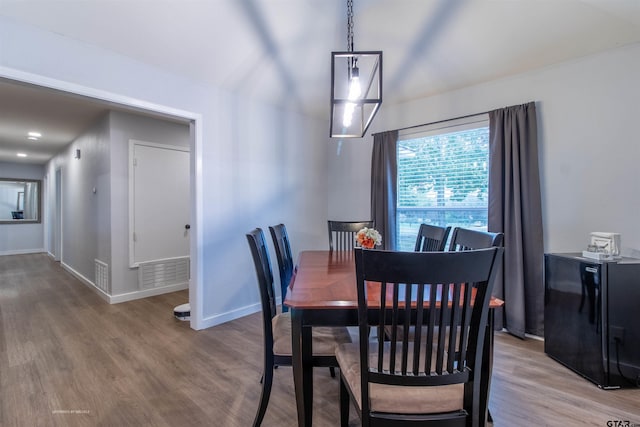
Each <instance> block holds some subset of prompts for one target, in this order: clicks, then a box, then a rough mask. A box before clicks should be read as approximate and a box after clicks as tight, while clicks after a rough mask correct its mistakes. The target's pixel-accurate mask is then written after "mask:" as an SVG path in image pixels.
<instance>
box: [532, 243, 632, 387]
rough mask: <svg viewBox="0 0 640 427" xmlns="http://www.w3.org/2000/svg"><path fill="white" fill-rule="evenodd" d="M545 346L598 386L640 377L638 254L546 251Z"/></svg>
mask: <svg viewBox="0 0 640 427" xmlns="http://www.w3.org/2000/svg"><path fill="white" fill-rule="evenodd" d="M544 340H545V342H544V350H545V353H547V354H548V355H549V356H550V357H552V358H553V359H555V360H557V361H558V362H560V363H562V364H563V365H565V366H567V367H568V368H570V369H572V370H574V371H575V372H577V373H579V374H580V375H582V376H584V377H585V378H587V379H589V380H591V381H593V382H594V383H596V384H597V385H598V386H600V387H602V388H618V387H624V386H629V385H631V384H632V383H637V382H638V381H639V380H640V260H638V259H632V258H622V259H620V260H616V261H597V260H593V259H589V258H584V257H582V256H581V255H580V254H573V253H571V254H546V255H545V302H544Z"/></svg>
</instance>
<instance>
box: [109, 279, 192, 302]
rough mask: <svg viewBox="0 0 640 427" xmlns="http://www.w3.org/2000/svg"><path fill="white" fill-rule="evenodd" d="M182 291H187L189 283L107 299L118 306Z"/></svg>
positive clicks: (112, 296)
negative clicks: (122, 303)
mask: <svg viewBox="0 0 640 427" xmlns="http://www.w3.org/2000/svg"><path fill="white" fill-rule="evenodd" d="M184 289H189V282H184V283H178V284H175V285H170V286H162V287H160V288H153V289H145V290H143V291H134V292H128V293H126V294H118V295H111V296H110V297H109V303H110V304H119V303H121V302H127V301H133V300H137V299H142V298H147V297H153V296H156V295H162V294H168V293H170V292H177V291H182V290H184Z"/></svg>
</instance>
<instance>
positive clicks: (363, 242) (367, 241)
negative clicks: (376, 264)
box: [356, 227, 382, 249]
mask: <svg viewBox="0 0 640 427" xmlns="http://www.w3.org/2000/svg"><path fill="white" fill-rule="evenodd" d="M356 244H357V245H358V246H360V247H362V248H367V249H372V248H373V247H374V246H380V245H381V244H382V236H381V235H380V233H378V230H376V229H374V228H367V227H365V228H363V229H362V230H360V231H358V234H356Z"/></svg>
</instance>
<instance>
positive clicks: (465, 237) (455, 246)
mask: <svg viewBox="0 0 640 427" xmlns="http://www.w3.org/2000/svg"><path fill="white" fill-rule="evenodd" d="M503 239H504V233H492V232H490V231H480V230H470V229H468V228H461V227H456V228H454V229H453V234H452V235H451V243H450V244H449V250H450V251H466V250H469V249H484V248H490V247H493V246H502V241H503Z"/></svg>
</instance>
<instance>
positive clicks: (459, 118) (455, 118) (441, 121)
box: [371, 110, 493, 136]
mask: <svg viewBox="0 0 640 427" xmlns="http://www.w3.org/2000/svg"><path fill="white" fill-rule="evenodd" d="M491 111H493V110H489V111H484V112H482V113H474V114H467V115H466V116H460V117H454V118H452V119H444V120H437V121H435V122H431V123H423V124H421V125H413V126H407V127H404V128H398V129H393V130H397V131H401V130H407V129H414V128H419V127H422V126H430V125H437V124H440V123H445V122H451V121H453V120H461V119H468V118H469V117H475V116H481V115H483V114H488V113H490V112H491ZM383 132H388V131H382V132H376V133H372V134H371V136H374V135H378V134H380V133H383Z"/></svg>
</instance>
